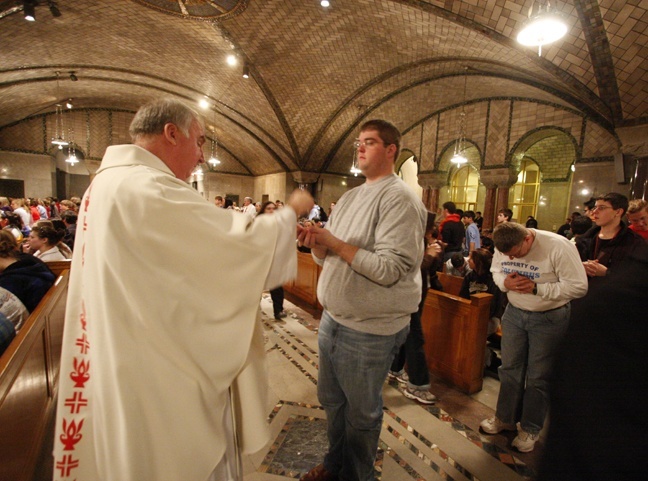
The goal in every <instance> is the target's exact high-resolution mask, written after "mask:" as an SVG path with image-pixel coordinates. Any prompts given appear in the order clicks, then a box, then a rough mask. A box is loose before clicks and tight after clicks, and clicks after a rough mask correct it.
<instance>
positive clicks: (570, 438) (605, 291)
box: [537, 243, 648, 481]
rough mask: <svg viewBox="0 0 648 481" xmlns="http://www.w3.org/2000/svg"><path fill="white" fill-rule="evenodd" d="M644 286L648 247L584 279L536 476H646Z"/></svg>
mask: <svg viewBox="0 0 648 481" xmlns="http://www.w3.org/2000/svg"><path fill="white" fill-rule="evenodd" d="M644 244H645V243H644ZM646 285H648V245H644V246H643V247H640V248H638V249H637V250H636V251H633V252H632V253H631V254H629V255H628V256H625V258H624V259H623V260H622V261H620V262H619V263H618V264H615V266H614V269H611V270H610V273H609V275H607V276H605V277H601V278H600V279H599V282H596V283H594V284H591V283H590V289H589V292H588V293H587V296H585V297H584V298H582V299H581V300H580V301H581V302H578V303H575V304H574V306H573V310H572V315H571V321H570V323H569V327H568V328H567V332H566V334H565V337H564V340H563V342H562V345H561V347H560V348H558V349H557V350H556V352H557V355H556V359H555V363H554V366H553V370H552V372H553V375H552V377H551V379H550V382H549V396H550V403H551V422H550V423H549V430H548V433H547V438H546V443H545V450H544V453H543V457H542V459H541V462H540V467H539V474H538V478H537V479H538V481H581V480H582V481H585V480H587V481H607V480H610V479H614V480H615V481H631V480H632V481H634V480H637V479H642V478H644V477H645V476H646V472H648V457H647V456H646V455H645V439H646V430H647V429H648V410H646V406H645V399H646V387H645V386H646V379H648V363H646V345H647V344H648V323H646V322H645V319H646ZM644 479H645V478H644Z"/></svg>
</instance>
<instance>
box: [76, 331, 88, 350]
mask: <svg viewBox="0 0 648 481" xmlns="http://www.w3.org/2000/svg"><path fill="white" fill-rule="evenodd" d="M76 345H77V346H79V351H81V354H88V349H90V342H88V338H87V337H86V334H85V332H84V333H83V334H82V335H81V337H77V339H76Z"/></svg>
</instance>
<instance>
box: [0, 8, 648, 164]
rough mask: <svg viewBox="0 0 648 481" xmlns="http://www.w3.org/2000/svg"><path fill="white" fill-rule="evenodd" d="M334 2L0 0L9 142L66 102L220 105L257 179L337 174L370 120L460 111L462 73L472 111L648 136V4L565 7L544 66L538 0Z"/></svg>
mask: <svg viewBox="0 0 648 481" xmlns="http://www.w3.org/2000/svg"><path fill="white" fill-rule="evenodd" d="M330 2H331V7H330V8H322V7H321V6H320V2H319V0H133V1H127V0H57V1H56V2H55V4H56V5H57V7H58V9H59V10H60V12H61V16H59V17H54V16H52V14H51V13H50V11H49V9H48V1H46V0H36V3H37V6H36V15H37V21H36V22H27V21H25V20H24V19H23V14H22V5H23V2H22V1H18V0H0V128H1V127H3V126H6V125H8V124H11V123H14V122H17V121H20V120H21V119H24V118H27V117H29V116H31V115H36V114H42V113H46V112H51V111H52V110H53V109H54V107H53V106H54V104H55V103H56V101H57V100H61V99H60V98H58V97H65V98H67V97H72V98H74V100H75V108H79V107H81V108H108V109H121V110H127V111H135V110H136V109H137V107H138V106H139V105H141V104H142V103H143V102H145V101H147V100H149V99H152V98H155V97H159V96H162V95H173V96H177V97H179V98H182V99H185V100H189V101H191V102H195V101H197V100H199V99H201V98H203V97H205V96H206V97H207V98H208V99H209V101H210V102H211V103H212V105H213V106H214V107H213V111H210V112H208V113H206V114H205V118H206V122H207V125H208V126H212V125H215V129H216V135H217V137H218V140H219V143H220V145H221V146H222V147H223V148H224V149H226V151H227V152H228V153H229V154H231V156H233V157H234V158H235V159H236V160H238V161H239V163H240V164H241V165H242V166H243V167H244V168H245V171H246V172H247V173H249V174H251V175H263V174H269V173H274V172H282V171H284V172H285V171H288V172H293V171H298V170H302V171H311V172H321V171H333V172H335V171H340V168H338V166H341V165H346V164H348V162H346V161H345V162H346V163H342V162H341V161H340V160H341V158H342V157H344V158H347V157H348V155H349V152H350V148H349V145H350V142H351V140H352V138H353V137H354V136H355V134H356V131H357V127H358V125H359V124H360V123H361V122H362V121H363V120H366V119H368V118H373V117H382V118H388V119H393V120H394V121H395V122H396V123H397V125H398V126H399V127H400V128H401V130H403V131H406V130H407V129H408V128H411V127H412V126H414V125H417V124H418V123H420V122H421V121H422V120H423V119H425V118H428V117H429V116H430V115H431V114H432V113H434V112H437V111H441V110H443V109H447V108H450V107H452V106H456V105H458V104H459V103H461V102H462V100H463V98H462V97H463V75H464V74H467V75H468V93H467V99H466V100H467V101H470V102H472V101H475V100H479V99H494V98H526V99H537V100H539V101H543V102H550V103H553V104H558V105H561V106H565V107H568V108H570V109H572V110H576V111H579V112H581V113H582V114H583V115H585V116H587V117H589V118H591V119H594V120H595V121H596V122H597V123H599V124H601V125H603V126H604V127H605V128H607V129H608V130H613V129H615V128H617V127H623V126H633V125H641V124H647V123H648V113H647V112H648V73H647V72H646V70H647V69H648V43H647V42H646V40H647V33H646V32H648V1H646V0H633V1H616V0H600V1H598V2H597V1H594V0H574V1H556V2H552V3H553V4H555V6H556V7H557V8H558V10H560V11H561V12H562V14H563V15H564V16H565V18H566V19H567V20H568V23H569V25H570V28H569V32H568V35H567V36H566V37H565V38H564V39H562V40H560V41H558V42H556V43H555V44H553V45H550V46H547V47H545V48H544V49H543V54H542V57H539V56H538V54H537V51H535V50H534V49H530V48H525V47H522V46H520V45H518V44H517V43H516V41H515V36H516V34H517V32H518V31H519V29H520V27H521V25H522V23H523V22H524V20H525V18H526V12H527V11H528V9H529V7H530V6H531V3H532V1H531V0H467V1H459V0H439V1H437V0H330ZM230 53H235V54H236V55H237V56H238V58H239V65H238V66H237V67H230V66H228V65H227V64H226V62H225V57H226V56H227V55H228V54H230ZM243 63H247V64H248V66H249V70H250V78H249V79H243V78H242V76H241V71H242V65H243ZM57 71H59V72H62V74H61V75H62V76H61V80H60V94H58V93H57V87H56V74H55V72H57ZM71 71H73V72H74V73H75V75H76V77H77V78H78V81H75V82H72V81H71V80H70V76H69V72H71Z"/></svg>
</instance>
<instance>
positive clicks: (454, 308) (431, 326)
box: [421, 289, 493, 394]
mask: <svg viewBox="0 0 648 481" xmlns="http://www.w3.org/2000/svg"><path fill="white" fill-rule="evenodd" d="M492 297H493V296H492V295H490V294H475V295H473V296H471V298H470V300H467V299H463V298H461V297H458V296H454V295H452V294H447V293H445V292H440V291H435V290H434V289H430V290H429V291H428V295H427V297H426V299H425V306H424V308H423V316H422V318H421V324H422V327H423V337H424V338H425V355H426V357H427V363H428V368H429V370H430V372H432V373H433V374H436V375H437V376H439V377H441V378H442V379H444V380H446V381H448V382H449V383H450V384H452V385H453V386H455V387H456V388H457V389H459V390H461V391H463V392H465V393H468V394H471V393H474V392H477V391H480V390H481V388H482V382H483V372H484V352H485V349H486V331H487V328H488V320H489V316H490V303H491V299H492Z"/></svg>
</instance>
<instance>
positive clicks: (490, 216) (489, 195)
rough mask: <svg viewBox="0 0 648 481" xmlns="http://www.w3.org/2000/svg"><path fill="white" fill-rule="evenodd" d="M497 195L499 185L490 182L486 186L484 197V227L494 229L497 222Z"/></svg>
mask: <svg viewBox="0 0 648 481" xmlns="http://www.w3.org/2000/svg"><path fill="white" fill-rule="evenodd" d="M496 197H497V186H496V185H492V184H489V185H487V186H486V198H485V199H484V212H483V214H482V217H484V222H483V224H482V229H492V228H493V224H494V223H495V198H496Z"/></svg>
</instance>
